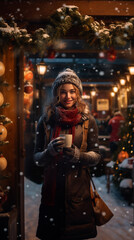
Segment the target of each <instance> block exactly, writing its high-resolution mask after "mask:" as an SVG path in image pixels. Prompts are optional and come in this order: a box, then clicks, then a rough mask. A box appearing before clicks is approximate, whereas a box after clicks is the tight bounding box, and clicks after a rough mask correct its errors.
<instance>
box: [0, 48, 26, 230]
mask: <svg viewBox="0 0 134 240" xmlns="http://www.w3.org/2000/svg"><path fill="white" fill-rule="evenodd" d="M1 59H2V61H3V63H4V65H5V74H4V75H3V76H2V77H1V78H0V79H1V80H2V81H6V82H7V83H8V84H9V85H8V86H2V85H1V86H0V91H1V92H2V93H3V96H4V103H5V102H8V103H10V105H9V107H6V108H3V109H0V115H1V114H2V115H5V116H6V117H8V118H10V119H11V120H12V123H9V124H6V125H5V127H6V128H7V133H8V134H7V138H6V140H7V141H9V144H6V145H3V146H0V151H1V152H2V153H3V155H4V157H5V158H6V159H7V168H6V169H5V170H4V171H2V172H0V175H1V176H2V175H7V176H9V177H8V178H7V179H4V180H3V179H2V180H0V185H1V186H2V188H3V189H6V188H7V187H8V188H10V189H9V193H8V199H7V202H6V203H5V205H4V209H5V211H9V212H10V210H11V209H12V207H16V209H17V212H18V222H19V224H18V229H19V232H22V230H23V217H24V216H23V212H24V211H23V210H24V207H23V205H24V183H23V182H24V176H23V169H24V166H23V165H24V147H23V145H24V143H23V81H22V79H23V54H22V53H21V52H20V51H18V50H17V51H16V50H14V49H12V48H8V49H6V50H5V51H4V53H3V54H1ZM21 219H22V222H21Z"/></svg>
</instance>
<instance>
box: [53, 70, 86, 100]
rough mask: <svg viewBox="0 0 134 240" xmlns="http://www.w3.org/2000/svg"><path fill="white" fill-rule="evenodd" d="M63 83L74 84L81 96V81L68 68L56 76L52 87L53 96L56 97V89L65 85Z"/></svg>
mask: <svg viewBox="0 0 134 240" xmlns="http://www.w3.org/2000/svg"><path fill="white" fill-rule="evenodd" d="M65 83H71V84H74V85H75V86H76V87H77V88H78V89H79V91H80V94H81V95H82V92H83V89H82V83H81V80H80V79H79V77H78V76H77V75H76V73H75V72H74V71H73V70H71V69H70V68H67V69H65V70H64V71H63V72H60V73H59V74H58V76H57V77H56V79H55V81H54V83H53V85H52V92H53V95H54V96H56V92H57V88H58V87H59V86H60V85H61V84H65Z"/></svg>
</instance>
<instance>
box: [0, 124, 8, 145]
mask: <svg viewBox="0 0 134 240" xmlns="http://www.w3.org/2000/svg"><path fill="white" fill-rule="evenodd" d="M6 137H7V129H6V128H5V127H4V126H3V123H2V122H1V123H0V141H4V140H5V139H6Z"/></svg>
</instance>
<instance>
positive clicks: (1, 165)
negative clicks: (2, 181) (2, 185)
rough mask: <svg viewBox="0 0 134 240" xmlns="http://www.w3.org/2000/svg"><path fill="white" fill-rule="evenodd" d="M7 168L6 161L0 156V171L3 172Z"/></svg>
mask: <svg viewBox="0 0 134 240" xmlns="http://www.w3.org/2000/svg"><path fill="white" fill-rule="evenodd" d="M6 167H7V160H6V158H4V157H3V155H1V156H0V171H3V170H5V169H6Z"/></svg>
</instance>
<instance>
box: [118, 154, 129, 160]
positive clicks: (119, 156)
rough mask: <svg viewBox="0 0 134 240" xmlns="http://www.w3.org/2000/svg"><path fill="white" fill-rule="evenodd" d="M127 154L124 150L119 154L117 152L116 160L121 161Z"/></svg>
mask: <svg viewBox="0 0 134 240" xmlns="http://www.w3.org/2000/svg"><path fill="white" fill-rule="evenodd" d="M128 157H129V155H128V152H126V151H121V152H120V153H119V154H118V160H119V162H122V161H123V160H124V159H125V158H128Z"/></svg>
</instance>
